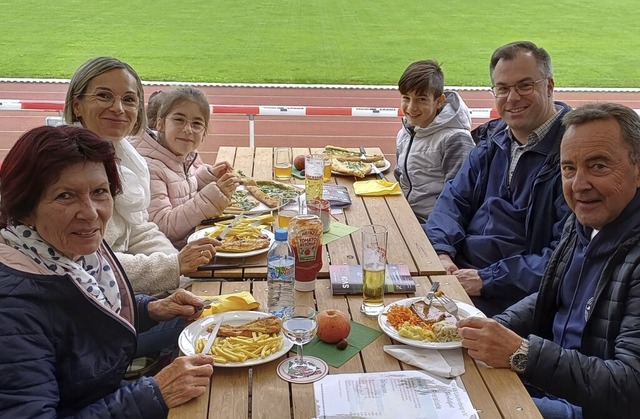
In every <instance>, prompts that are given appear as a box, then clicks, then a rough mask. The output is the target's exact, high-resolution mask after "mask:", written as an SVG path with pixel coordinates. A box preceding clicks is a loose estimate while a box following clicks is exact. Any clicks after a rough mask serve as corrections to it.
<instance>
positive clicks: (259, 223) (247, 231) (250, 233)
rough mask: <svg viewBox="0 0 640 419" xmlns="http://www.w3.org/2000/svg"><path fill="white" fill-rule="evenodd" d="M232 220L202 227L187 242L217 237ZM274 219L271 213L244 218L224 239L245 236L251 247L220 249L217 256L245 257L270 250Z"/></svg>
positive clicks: (245, 242) (272, 239)
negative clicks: (230, 250)
mask: <svg viewBox="0 0 640 419" xmlns="http://www.w3.org/2000/svg"><path fill="white" fill-rule="evenodd" d="M231 221H232V220H226V221H222V222H219V223H216V224H214V225H212V226H210V227H206V228H203V229H200V230H198V231H196V232H194V233H193V234H191V235H190V236H189V237H188V238H187V242H188V243H190V242H192V241H194V240H197V239H199V238H201V237H205V236H208V237H212V238H216V237H217V236H218V235H219V234H220V233H222V232H223V231H224V230H225V229H226V228H227V226H228V225H229V223H231ZM273 221H275V219H274V217H273V215H271V214H266V215H261V216H257V217H244V218H242V219H241V220H240V221H238V223H237V224H236V225H234V226H233V227H232V228H231V229H230V230H229V232H228V233H227V235H226V236H225V237H224V239H223V241H224V240H234V239H236V238H244V239H247V240H244V242H243V243H244V244H245V245H247V244H248V245H249V247H250V248H249V249H248V250H246V251H236V252H224V251H222V250H218V251H217V252H216V257H226V258H243V257H249V256H255V255H259V254H262V253H266V252H268V251H269V247H270V246H271V243H273V241H274V240H275V238H274V236H273V233H272V232H271V231H269V230H268V229H267V228H268V227H269V226H270V225H271V224H272V223H273ZM260 238H263V239H265V240H259V239H260ZM266 239H268V240H269V243H268V245H266V244H267V242H266ZM252 242H254V243H255V247H254V248H251V246H250V245H251V243H252ZM265 245H266V246H265Z"/></svg>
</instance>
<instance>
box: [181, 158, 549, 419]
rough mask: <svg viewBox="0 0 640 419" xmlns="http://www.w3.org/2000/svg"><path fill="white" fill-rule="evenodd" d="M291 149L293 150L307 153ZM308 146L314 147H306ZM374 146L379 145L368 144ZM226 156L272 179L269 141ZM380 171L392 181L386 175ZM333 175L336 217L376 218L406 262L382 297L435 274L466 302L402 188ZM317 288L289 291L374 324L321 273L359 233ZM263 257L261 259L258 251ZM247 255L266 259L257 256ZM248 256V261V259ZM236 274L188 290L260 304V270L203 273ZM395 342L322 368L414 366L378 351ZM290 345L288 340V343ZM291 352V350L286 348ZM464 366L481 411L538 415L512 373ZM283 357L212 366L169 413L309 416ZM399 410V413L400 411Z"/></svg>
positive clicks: (379, 342)
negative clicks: (369, 185) (356, 187)
mask: <svg viewBox="0 0 640 419" xmlns="http://www.w3.org/2000/svg"><path fill="white" fill-rule="evenodd" d="M309 151H310V150H309V149H304V148H294V155H297V154H304V153H307V152H309ZM311 151H315V150H311ZM368 151H373V152H376V151H378V150H375V149H373V150H368ZM222 160H226V161H229V162H230V163H232V164H233V166H234V167H235V168H236V169H240V170H242V171H243V172H244V173H245V174H251V175H252V176H253V177H255V178H257V179H270V178H271V162H272V149H271V148H256V149H250V148H245V147H221V148H220V150H219V151H218V161H222ZM387 177H388V178H389V179H390V180H391V179H392V178H391V177H390V174H389V173H387ZM332 182H335V183H338V184H340V185H345V186H346V187H347V188H349V191H350V193H351V197H352V201H353V204H352V205H351V207H349V208H348V209H347V210H345V212H344V214H342V215H340V216H338V218H339V219H340V221H341V222H344V223H346V224H348V225H352V226H357V227H360V226H363V225H366V224H370V223H373V222H375V223H376V224H383V225H386V226H387V227H388V228H389V245H388V248H389V254H388V263H393V264H395V263H400V262H403V263H406V264H407V265H408V266H409V267H410V271H411V273H412V276H413V277H414V280H415V282H416V293H415V294H391V295H389V294H388V295H386V296H385V304H388V303H391V302H393V301H397V300H400V299H404V298H407V297H412V296H422V295H425V294H426V293H427V292H428V290H429V288H430V287H431V282H432V281H439V282H440V284H441V286H440V288H441V289H442V290H443V291H444V292H445V293H447V294H448V295H449V296H451V297H452V298H454V299H456V300H458V301H462V302H465V303H467V304H472V302H471V300H470V299H469V298H468V296H467V295H466V293H465V292H464V290H463V289H462V287H461V286H460V283H459V282H458V280H457V279H456V277H455V276H452V275H444V269H443V268H442V265H441V264H440V261H439V260H438V258H437V255H436V254H435V252H434V251H433V248H432V247H431V244H430V243H429V241H428V240H427V239H426V235H425V234H424V232H423V231H422V228H421V227H420V225H419V224H418V222H417V221H416V219H415V217H414V216H413V213H412V212H411V209H410V207H409V205H408V203H407V201H406V200H405V199H404V197H403V196H402V195H399V196H386V197H364V198H361V197H356V196H355V195H354V194H353V187H352V184H353V182H354V179H353V178H351V177H338V176H336V177H334V178H332ZM326 250H327V251H326V252H325V253H324V254H325V256H324V258H325V260H324V265H323V267H322V270H321V272H320V275H319V279H318V280H317V281H316V288H315V291H313V292H298V291H296V293H295V299H296V304H300V305H308V306H312V307H315V308H316V309H317V310H318V311H320V310H324V309H330V308H331V309H339V310H341V311H343V312H345V313H349V314H350V316H351V319H352V320H353V321H355V322H358V323H361V324H364V325H366V326H369V327H371V328H374V329H379V326H378V323H377V319H375V318H370V317H367V316H365V315H363V314H362V313H361V312H360V305H361V303H362V296H361V295H336V296H334V295H332V293H331V287H330V281H329V279H328V273H329V270H328V267H329V265H330V264H343V263H346V264H359V262H358V261H359V260H360V239H359V234H352V235H351V236H349V237H345V238H342V239H339V240H337V241H335V242H332V243H329V244H328V245H327V247H326ZM261 257H262V258H263V259H260V258H261ZM252 259H258V260H263V261H264V260H265V259H264V255H263V256H254V257H253V258H252ZM248 262H254V263H255V261H254V260H250V261H248ZM230 274H232V275H236V277H238V278H239V279H244V280H240V281H233V282H226V281H216V280H211V279H209V280H204V281H198V282H194V283H193V284H192V291H193V292H195V293H196V294H197V295H201V296H215V295H222V294H230V293H235V292H240V291H249V292H251V293H252V295H253V296H254V298H255V299H256V300H257V301H258V302H259V303H260V308H259V310H264V309H265V307H266V305H267V291H266V288H267V287H266V285H267V284H266V282H265V281H263V280H262V279H264V277H265V276H266V269H258V268H251V269H248V268H247V269H244V270H243V269H237V270H235V271H229V270H225V271H218V272H213V273H210V272H206V275H207V276H209V277H210V276H214V277H218V276H220V277H225V276H226V277H232V275H230ZM392 343H394V342H393V341H392V340H391V339H390V338H389V337H388V336H387V335H385V334H383V335H381V336H380V337H378V338H377V339H376V340H375V341H373V342H372V343H371V344H370V345H368V346H366V347H365V348H364V349H363V350H362V351H361V352H360V353H359V354H357V355H356V356H354V357H353V358H351V359H350V360H349V361H347V362H346V363H345V364H344V365H342V366H341V367H339V368H334V367H329V374H341V373H363V372H385V371H398V370H405V369H415V368H414V367H412V366H410V365H407V364H404V363H402V362H400V361H398V360H396V359H395V358H393V357H392V356H390V355H388V354H387V353H385V352H384V351H383V346H384V345H388V344H392ZM293 349H294V350H295V347H294V348H293ZM292 354H293V352H292ZM463 357H464V363H465V373H464V374H463V375H462V376H461V378H462V382H463V383H464V385H465V388H466V391H467V392H468V394H469V398H470V399H471V402H472V403H473V405H474V407H475V408H476V409H477V410H478V412H479V415H480V418H482V419H484V418H540V417H541V416H540V414H539V412H538V410H537V409H536V407H535V405H534V403H533V401H532V400H531V398H530V397H529V395H528V393H527V391H526V389H525V388H524V386H523V384H522V382H521V381H520V379H519V377H518V376H517V375H516V374H515V373H513V372H511V371H510V370H507V369H493V368H488V367H486V366H485V365H484V364H482V363H480V362H476V361H474V360H473V359H472V358H471V357H469V356H468V354H467V353H466V350H463ZM282 359H284V357H281V358H280V359H278V360H277V361H272V362H269V363H266V364H261V365H256V366H253V367H240V368H225V367H220V366H218V367H215V369H214V374H213V377H212V380H211V384H210V386H209V391H207V393H206V394H205V395H203V396H201V397H199V398H197V399H194V400H192V401H190V402H189V403H186V404H184V405H182V406H179V407H177V408H175V409H172V410H171V411H170V413H169V417H170V418H172V419H182V418H185V419H187V418H188V419H193V418H196V419H197V418H229V419H238V418H241V419H242V418H246V419H249V418H262V419H271V418H273V419H287V418H288V419H309V418H314V417H315V413H316V412H315V403H314V393H313V385H312V384H290V383H288V382H286V381H284V380H282V379H280V377H279V376H278V374H277V372H276V367H277V365H278V363H279V362H280V361H281V360H282ZM401 416H402V415H401V414H400V413H399V417H401Z"/></svg>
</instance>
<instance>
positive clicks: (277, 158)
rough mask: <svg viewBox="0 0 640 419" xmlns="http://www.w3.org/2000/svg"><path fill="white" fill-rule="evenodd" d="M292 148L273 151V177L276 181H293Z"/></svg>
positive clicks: (278, 148) (277, 148)
mask: <svg viewBox="0 0 640 419" xmlns="http://www.w3.org/2000/svg"><path fill="white" fill-rule="evenodd" d="M292 155H293V152H292V151H291V147H276V148H275V149H274V150H273V177H274V178H275V179H276V180H286V181H288V180H291V167H292V166H291V165H292V163H291V158H292Z"/></svg>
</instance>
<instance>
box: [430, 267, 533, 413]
mask: <svg viewBox="0 0 640 419" xmlns="http://www.w3.org/2000/svg"><path fill="white" fill-rule="evenodd" d="M430 278H431V280H432V281H439V282H440V289H442V290H443V291H444V292H445V293H446V294H447V295H449V296H450V297H451V298H453V299H455V300H458V301H462V302H465V303H467V304H473V303H472V302H471V299H470V298H469V296H468V295H467V293H466V292H465V291H464V289H463V288H462V286H461V285H460V282H458V279H457V278H456V277H455V276H454V275H433V276H431V277H430ZM474 362H475V364H476V365H477V367H478V371H479V372H480V375H481V376H482V379H483V381H484V382H485V384H486V387H487V388H488V389H489V391H490V393H491V396H492V398H493V399H494V402H495V404H496V405H497V406H498V409H500V412H501V413H502V415H504V417H509V418H513V417H517V418H540V417H542V416H541V415H540V412H539V411H538V409H537V408H536V405H535V404H534V403H533V400H532V399H531V397H530V396H529V393H528V392H527V389H526V388H525V387H524V385H523V384H522V381H521V380H520V377H519V376H518V375H517V374H516V373H514V372H512V371H511V370H508V369H506V368H489V367H487V366H486V365H485V364H484V363H482V362H480V361H475V360H474Z"/></svg>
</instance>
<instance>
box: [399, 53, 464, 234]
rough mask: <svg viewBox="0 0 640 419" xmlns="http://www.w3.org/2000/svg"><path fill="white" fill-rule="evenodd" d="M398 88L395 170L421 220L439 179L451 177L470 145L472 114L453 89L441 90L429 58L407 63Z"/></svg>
mask: <svg viewBox="0 0 640 419" xmlns="http://www.w3.org/2000/svg"><path fill="white" fill-rule="evenodd" d="M398 90H399V91H400V95H401V100H400V107H401V109H402V112H403V113H404V118H403V119H402V125H403V127H402V128H401V129H400V131H398V135H397V137H396V162H397V163H396V168H395V169H394V175H395V177H396V179H397V180H398V182H399V183H400V186H401V187H402V191H403V192H404V195H405V197H406V198H407V201H409V205H411V208H412V209H413V212H414V214H415V215H416V218H418V221H419V222H420V223H421V224H423V223H425V222H426V221H427V218H428V217H429V214H430V213H431V210H432V209H433V206H434V205H435V203H436V199H437V198H438V195H440V192H441V191H442V189H443V188H444V183H445V182H446V181H448V180H449V179H451V178H453V177H454V176H455V174H456V173H457V172H458V170H459V169H460V166H462V163H463V162H464V160H465V158H466V157H467V155H468V154H469V152H470V151H471V148H473V146H474V145H475V144H474V142H473V140H472V139H471V134H470V130H471V115H470V114H469V109H468V108H467V105H466V104H465V103H464V101H463V100H462V98H461V97H460V95H459V94H458V93H456V92H444V75H443V74H442V70H441V69H440V66H439V65H438V63H436V62H435V61H433V60H423V61H417V62H415V63H413V64H411V65H409V67H407V69H406V70H405V71H404V73H403V74H402V77H400V80H399V81H398Z"/></svg>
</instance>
